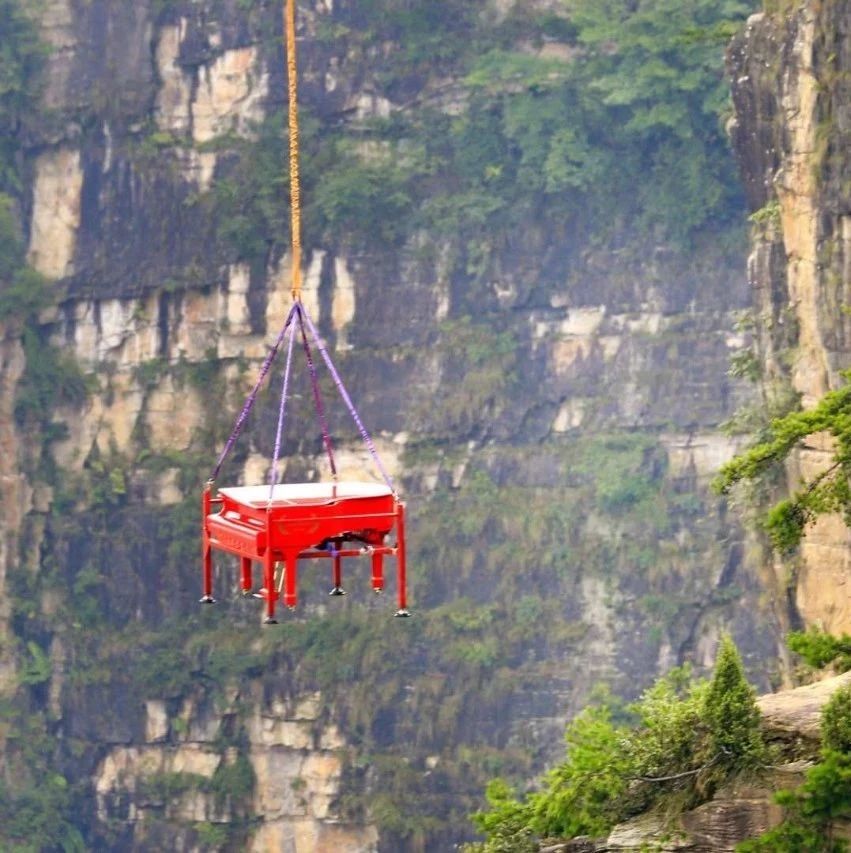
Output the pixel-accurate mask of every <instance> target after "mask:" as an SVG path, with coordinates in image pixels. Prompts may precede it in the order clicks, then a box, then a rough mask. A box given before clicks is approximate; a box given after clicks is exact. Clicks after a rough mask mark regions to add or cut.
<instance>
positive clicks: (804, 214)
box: [730, 2, 851, 633]
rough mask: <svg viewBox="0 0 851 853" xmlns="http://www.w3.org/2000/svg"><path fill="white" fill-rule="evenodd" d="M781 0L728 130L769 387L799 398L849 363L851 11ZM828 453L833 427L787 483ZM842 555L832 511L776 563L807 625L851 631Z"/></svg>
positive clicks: (843, 540)
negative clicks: (745, 198)
mask: <svg viewBox="0 0 851 853" xmlns="http://www.w3.org/2000/svg"><path fill="white" fill-rule="evenodd" d="M781 5H782V11H778V12H775V13H767V12H766V13H761V14H758V15H755V16H753V17H752V18H751V19H750V20H749V22H748V25H747V28H746V29H745V31H744V33H743V34H742V36H741V37H740V38H739V39H737V40H736V42H735V43H734V45H733V47H732V49H731V54H730V57H731V67H732V72H733V73H732V76H733V80H734V89H733V91H734V100H735V104H736V120H735V125H734V130H733V139H734V143H735V146H736V149H737V152H738V155H739V159H740V162H741V167H742V172H743V175H744V177H745V180H746V183H747V186H748V190H749V197H750V204H751V207H752V208H753V209H754V210H756V211H758V213H757V214H756V216H755V219H756V224H755V226H754V235H753V242H752V253H751V257H750V261H749V270H750V279H751V286H752V290H753V293H754V298H755V305H756V322H757V327H758V330H759V344H760V358H761V360H762V361H763V363H764V365H765V378H766V382H767V386H768V389H769V394H770V395H775V396H776V395H777V394H778V393H783V392H782V391H779V390H778V388H782V387H783V386H784V385H785V386H787V387H790V388H791V390H792V391H793V392H795V393H796V394H798V395H799V396H800V399H801V402H802V404H803V406H804V407H805V408H807V407H811V406H812V405H814V404H815V402H816V401H818V400H819V399H820V398H821V397H822V396H823V395H824V394H825V392H827V391H828V390H830V389H832V388H836V387H837V386H838V385H839V384H840V382H841V381H842V380H841V377H840V371H841V370H843V369H847V368H848V366H849V364H851V351H850V350H849V340H851V339H849V333H851V326H849V317H848V313H847V310H846V306H847V304H848V299H849V295H851V292H849V287H851V282H849V275H848V269H847V266H848V260H847V259H848V251H849V243H848V240H849V226H848V221H849V220H848V213H847V211H848V210H849V202H850V201H851V199H849V196H848V184H847V181H846V180H845V179H844V176H845V174H846V172H847V168H848V166H847V161H848V158H847V155H846V153H845V151H846V150H847V149H846V143H847V134H848V132H849V128H848V122H847V116H846V112H847V107H846V106H845V105H846V104H847V103H848V97H849V95H850V94H851V92H849V91H848V85H847V82H846V77H847V74H848V69H849V62H851V55H849V52H848V46H847V43H846V39H845V38H844V35H845V34H846V33H847V31H848V27H849V24H850V23H851V11H849V9H848V6H847V4H845V3H841V2H802V3H793V4H785V5H783V4H781ZM829 453H830V441H829V437H823V436H813V437H812V438H811V439H810V441H809V442H808V445H807V446H806V447H805V448H803V449H802V450H801V451H800V452H799V453H798V454H797V455H796V457H795V459H794V460H793V461H792V463H791V465H790V470H789V484H790V487H792V488H794V487H795V485H796V484H797V483H798V482H799V477H800V476H801V475H803V476H805V477H811V476H813V475H814V474H816V473H817V472H819V471H822V470H824V469H825V467H826V466H827V465H828V464H829V462H828V460H829ZM850 561H851V534H849V532H848V529H847V527H846V525H845V523H844V522H843V520H842V519H841V518H839V517H838V516H831V517H824V518H820V519H819V520H818V521H817V522H816V523H815V524H814V525H812V527H811V528H810V529H808V531H807V536H806V539H805V540H804V542H803V544H802V546H801V548H800V555H799V558H796V559H794V560H792V561H786V562H782V561H778V562H777V564H776V566H775V572H776V574H777V575H778V577H779V580H780V582H781V583H786V584H788V585H789V587H790V590H791V595H792V599H793V601H794V606H795V608H796V609H797V611H798V613H799V614H800V618H801V619H803V621H804V623H806V624H808V625H818V626H820V627H822V628H823V629H824V630H827V631H832V632H840V633H841V632H844V631H848V630H849V629H851V599H849V596H848V595H847V585H848V582H849V577H851V574H849V573H851V562H850Z"/></svg>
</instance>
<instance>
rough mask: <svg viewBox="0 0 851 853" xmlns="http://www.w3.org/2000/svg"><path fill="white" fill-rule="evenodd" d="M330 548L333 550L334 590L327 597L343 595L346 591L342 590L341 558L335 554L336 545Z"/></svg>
mask: <svg viewBox="0 0 851 853" xmlns="http://www.w3.org/2000/svg"><path fill="white" fill-rule="evenodd" d="M332 547H333V548H334V558H333V562H334V588H333V589H332V590H331V592H329V593H328V595H345V594H346V591H345V590H344V589H343V558H342V557H341V556H340V555H339V554H338V553H337V549H336V545H334V546H332Z"/></svg>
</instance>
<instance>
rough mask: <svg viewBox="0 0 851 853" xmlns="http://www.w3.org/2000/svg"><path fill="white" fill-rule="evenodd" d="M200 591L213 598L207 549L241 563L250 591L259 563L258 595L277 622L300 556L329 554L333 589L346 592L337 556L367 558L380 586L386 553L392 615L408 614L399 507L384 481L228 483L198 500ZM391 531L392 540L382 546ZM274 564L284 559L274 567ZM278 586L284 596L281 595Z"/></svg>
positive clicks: (291, 592) (292, 595)
mask: <svg viewBox="0 0 851 853" xmlns="http://www.w3.org/2000/svg"><path fill="white" fill-rule="evenodd" d="M202 517H203V544H202V547H203V558H204V597H203V598H202V599H201V600H202V601H203V602H206V603H212V602H213V600H214V599H213V550H214V549H218V550H220V551H224V552H226V553H228V554H234V555H235V556H237V557H239V558H240V561H241V585H242V591H243V594H246V595H248V594H250V593H252V592H253V591H254V586H253V578H252V564H253V563H254V562H258V563H261V564H262V567H263V576H262V577H263V587H262V589H261V590H260V591H259V593H258V594H259V595H260V596H261V597H262V598H264V599H265V601H266V620H265V621H266V622H267V623H274V622H275V604H276V602H277V601H278V599H279V598H281V599H282V600H283V603H284V604H285V605H286V606H287V607H289V608H293V607H295V606H296V602H297V595H298V594H297V582H298V561H299V560H300V559H322V558H326V559H330V560H331V561H332V565H333V581H334V585H333V587H332V589H331V592H330V594H331V595H344V594H345V592H344V590H343V587H342V560H343V558H344V557H360V556H369V557H370V558H371V561H372V588H373V590H375V592H381V591H382V590H383V588H384V557H385V556H386V555H392V556H395V557H396V571H397V594H398V604H399V609H398V611H397V613H396V615H397V616H407V615H409V614H408V610H407V593H406V578H405V505H404V503H402V502H401V501H400V500H399V499H398V497H397V496H396V495H395V494H394V493H393V491H392V490H391V489H390V488H389V487H388V486H384V485H379V484H374V483H363V482H339V483H284V484H278V485H276V486H274V488H271V487H270V486H268V485H265V486H233V487H226V488H222V489H219V491H218V494H217V495H213V489H212V486H211V485H208V486H207V488H206V489H205V490H204V493H203V498H202ZM394 529H395V533H396V542H395V544H392V545H391V544H387V540H388V537H389V536H390V533H391V532H392V531H393V530H394ZM278 564H281V565H282V569H281V571H280V573H279V572H278V571H277V569H278ZM282 591H283V594H281V593H282Z"/></svg>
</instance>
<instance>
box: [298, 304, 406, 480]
mask: <svg viewBox="0 0 851 853" xmlns="http://www.w3.org/2000/svg"><path fill="white" fill-rule="evenodd" d="M300 314H301V316H302V317H304V319H305V322H306V323H307V327H308V328H309V329H310V334H311V335H312V336H313V341H314V343H315V344H316V348H317V349H318V350H319V352H320V354H321V355H322V359H323V360H324V362H325V364H326V365H327V366H328V370H329V372H330V373H331V377H332V378H333V380H334V384H335V385H336V386H337V390H338V391H339V392H340V396H341V397H342V398H343V402H344V403H345V404H346V408H347V409H348V410H349V414H350V415H351V416H352V419H353V420H354V422H355V424H356V425H357V428H358V430H359V431H360V434H361V438H362V439H363V441H364V444H365V445H366V449H367V450H368V451H369V454H370V456H372V461H373V462H375V465H376V467H377V468H378V470H379V471H380V472H381V476H382V477H384V482H385V483H386V484H387V486H388V488H389V489H390V491H391V492H393V494H394V495H395V494H396V489H395V488H394V487H393V480H392V479H390V475H389V474H388V473H387V471H386V470H385V468H384V466H383V465H382V464H381V460H380V459H379V458H378V451H377V450H376V449H375V445H374V444H373V442H372V439H371V438H370V436H369V433H368V432H367V431H366V427H364V425H363V422H362V421H361V419H360V415H359V414H358V412H357V409H356V408H355V404H354V403H353V402H352V398H351V397H349V392H348V391H346V386H345V385H343V380H342V379H341V378H340V374H339V373H337V368H336V367H334V363H333V362H332V361H331V356H330V355H328V350H327V349H326V347H325V344H324V343H323V342H322V338H320V337H319V333H318V332H317V331H316V326H314V325H313V321H312V320H311V319H310V315H309V314H308V313H307V311H305V309H304V306H303V305H302V306H301V309H300Z"/></svg>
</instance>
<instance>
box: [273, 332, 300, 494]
mask: <svg viewBox="0 0 851 853" xmlns="http://www.w3.org/2000/svg"><path fill="white" fill-rule="evenodd" d="M294 340H295V323H291V324H290V336H289V339H288V340H287V363H286V365H285V366H284V382H283V388H282V389H281V405H280V408H279V409H278V429H277V431H276V432H275V450H274V453H273V454H272V472H271V477H270V479H271V482H270V483H269V502H270V503H271V501H272V498H273V496H274V493H275V486H276V485H277V483H278V459H279V458H280V456H281V436H283V434H284V419H285V417H286V414H285V413H286V408H287V395H288V393H289V387H290V368H291V367H292V363H293V341H294Z"/></svg>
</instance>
